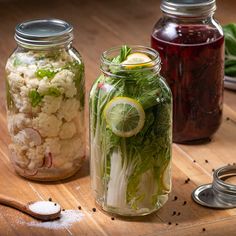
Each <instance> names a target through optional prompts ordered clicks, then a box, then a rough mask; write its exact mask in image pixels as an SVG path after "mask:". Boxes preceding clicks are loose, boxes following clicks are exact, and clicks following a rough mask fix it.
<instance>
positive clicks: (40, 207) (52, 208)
mask: <svg viewBox="0 0 236 236" xmlns="http://www.w3.org/2000/svg"><path fill="white" fill-rule="evenodd" d="M29 209H30V210H31V211H32V212H34V213H37V214H40V215H52V214H56V213H58V212H60V211H61V207H60V205H59V204H58V203H55V202H50V201H37V202H33V203H31V204H30V205H29Z"/></svg>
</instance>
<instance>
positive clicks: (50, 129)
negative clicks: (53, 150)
mask: <svg viewBox="0 0 236 236" xmlns="http://www.w3.org/2000/svg"><path fill="white" fill-rule="evenodd" d="M61 124H62V121H61V120H59V119H57V117H56V116H55V115H48V114H46V113H43V112H41V113H39V116H38V117H36V118H34V119H33V128H35V129H36V130H38V131H39V133H40V134H41V135H42V136H43V137H55V136H57V135H58V133H59V130H60V126H61Z"/></svg>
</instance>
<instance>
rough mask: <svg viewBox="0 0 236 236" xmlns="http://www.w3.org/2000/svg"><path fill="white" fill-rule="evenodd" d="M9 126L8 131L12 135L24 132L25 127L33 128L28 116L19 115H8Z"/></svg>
mask: <svg viewBox="0 0 236 236" xmlns="http://www.w3.org/2000/svg"><path fill="white" fill-rule="evenodd" d="M7 120H8V122H7V125H8V131H9V133H10V134H11V135H14V134H16V133H17V132H18V131H19V130H22V129H23V128H25V127H30V126H31V123H32V121H31V119H29V118H28V117H27V116H26V114H24V113H18V114H14V115H13V114H10V113H8V114H7Z"/></svg>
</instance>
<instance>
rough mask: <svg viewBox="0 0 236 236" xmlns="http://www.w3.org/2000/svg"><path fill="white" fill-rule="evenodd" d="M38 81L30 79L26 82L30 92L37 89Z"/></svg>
mask: <svg viewBox="0 0 236 236" xmlns="http://www.w3.org/2000/svg"><path fill="white" fill-rule="evenodd" d="M39 83H40V80H38V79H30V80H29V81H27V84H26V86H27V87H28V88H29V89H30V90H32V89H37V88H38V86H39Z"/></svg>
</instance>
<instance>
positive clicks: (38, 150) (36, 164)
mask: <svg viewBox="0 0 236 236" xmlns="http://www.w3.org/2000/svg"><path fill="white" fill-rule="evenodd" d="M44 154H45V152H44V147H43V146H42V145H40V146H37V147H33V148H29V149H28V150H27V152H26V156H27V157H28V159H29V160H30V163H29V165H28V169H29V170H34V169H36V168H40V167H42V165H43V161H44Z"/></svg>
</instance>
